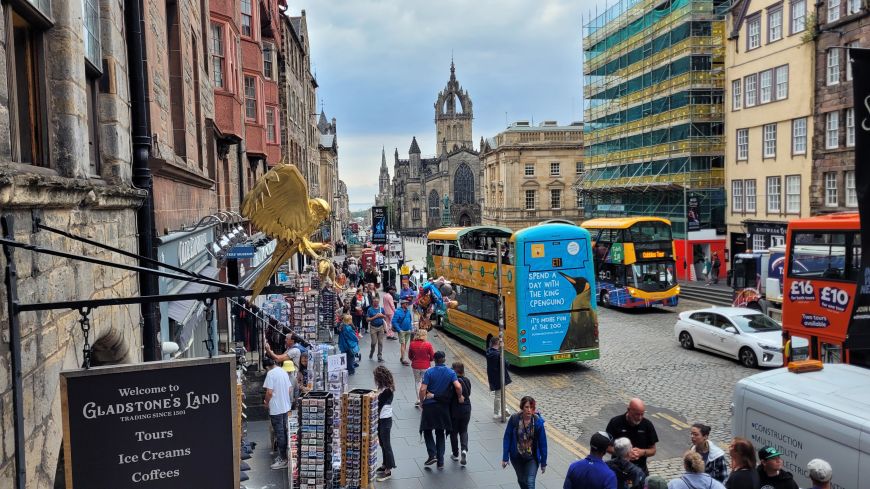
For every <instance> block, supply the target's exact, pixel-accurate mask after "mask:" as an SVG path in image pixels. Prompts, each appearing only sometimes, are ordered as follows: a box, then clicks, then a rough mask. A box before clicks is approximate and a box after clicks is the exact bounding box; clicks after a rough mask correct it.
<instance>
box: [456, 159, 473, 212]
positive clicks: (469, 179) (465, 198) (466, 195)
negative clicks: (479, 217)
mask: <svg viewBox="0 0 870 489" xmlns="http://www.w3.org/2000/svg"><path fill="white" fill-rule="evenodd" d="M474 188H475V185H474V173H473V172H472V171H471V168H469V167H468V165H466V164H465V163H462V164H461V165H459V168H457V169H456V173H455V174H454V175H453V201H454V202H455V203H457V204H473V203H474V202H475V199H474Z"/></svg>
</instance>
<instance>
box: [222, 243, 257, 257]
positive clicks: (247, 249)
mask: <svg viewBox="0 0 870 489" xmlns="http://www.w3.org/2000/svg"><path fill="white" fill-rule="evenodd" d="M254 252H255V250H254V247H253V246H251V245H235V246H233V247H232V248H230V251H228V252H227V258H234V259H239V258H253V257H254Z"/></svg>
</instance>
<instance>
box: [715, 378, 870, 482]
mask: <svg viewBox="0 0 870 489" xmlns="http://www.w3.org/2000/svg"><path fill="white" fill-rule="evenodd" d="M732 423H733V424H732V432H733V433H734V436H742V437H745V438H748V439H749V440H750V441H752V444H753V445H754V446H755V449H756V450H758V449H760V448H761V447H763V446H767V445H769V446H773V447H776V448H777V450H779V451H780V452H782V461H783V468H784V469H785V470H788V471H789V472H791V473H792V474H794V477H795V480H796V481H797V483H798V484H799V485H800V486H801V487H812V483H811V482H810V480H809V476H808V474H807V462H809V461H810V460H812V459H814V458H821V459H824V460H826V461H827V462H828V463H830V464H831V467H832V468H833V469H834V478H833V480H832V487H833V488H835V489H867V488H868V487H870V370H868V369H864V368H861V367H855V366H852V365H834V364H826V365H825V368H824V370H820V371H818V372H808V373H802V374H795V373H791V372H789V371H788V369H785V368H778V369H776V370H770V371H768V372H764V373H760V374H756V375H753V376H751V377H747V378H745V379H743V380H741V381H740V382H738V383H737V385H736V386H735V387H734V403H733V419H732Z"/></svg>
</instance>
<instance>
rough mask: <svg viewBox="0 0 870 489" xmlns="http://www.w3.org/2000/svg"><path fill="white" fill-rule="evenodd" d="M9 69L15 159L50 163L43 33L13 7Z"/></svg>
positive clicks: (9, 15) (9, 11)
mask: <svg viewBox="0 0 870 489" xmlns="http://www.w3.org/2000/svg"><path fill="white" fill-rule="evenodd" d="M5 13H6V16H7V17H6V20H7V25H9V26H11V32H10V29H7V30H6V54H7V60H6V63H7V66H9V67H13V66H14V67H15V69H9V70H8V76H9V80H8V84H9V88H10V90H9V108H10V116H11V117H10V123H11V124H10V126H11V127H10V135H11V140H12V158H13V160H14V161H17V162H19V163H29V164H32V165H40V166H47V165H48V158H47V156H46V155H45V154H44V153H43V148H45V147H46V143H45V120H44V118H43V117H44V115H45V92H44V90H43V89H42V84H41V80H43V79H44V76H43V69H42V68H43V64H42V62H43V60H44V59H45V55H44V54H43V53H42V49H41V48H42V36H43V33H42V32H41V31H39V30H37V29H36V28H35V27H34V26H33V25H31V24H30V23H29V22H28V21H27V20H25V19H24V17H21V16H20V15H18V12H16V11H15V10H14V9H13V8H11V7H10V8H8V9H6V11H5Z"/></svg>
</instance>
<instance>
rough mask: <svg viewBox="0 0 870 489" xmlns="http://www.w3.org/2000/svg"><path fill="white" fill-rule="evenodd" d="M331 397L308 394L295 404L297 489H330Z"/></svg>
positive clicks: (333, 399)
mask: <svg viewBox="0 0 870 489" xmlns="http://www.w3.org/2000/svg"><path fill="white" fill-rule="evenodd" d="M334 415H335V397H334V396H333V395H332V394H330V393H329V392H323V391H312V392H309V393H308V394H306V395H305V396H304V397H302V399H300V402H299V436H298V437H297V441H298V447H297V450H298V453H297V465H298V469H299V483H298V485H297V487H299V489H330V488H332V482H333V477H332V475H333V472H332V452H333V450H332V448H333V436H332V434H333V426H334V425H333V417H334Z"/></svg>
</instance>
